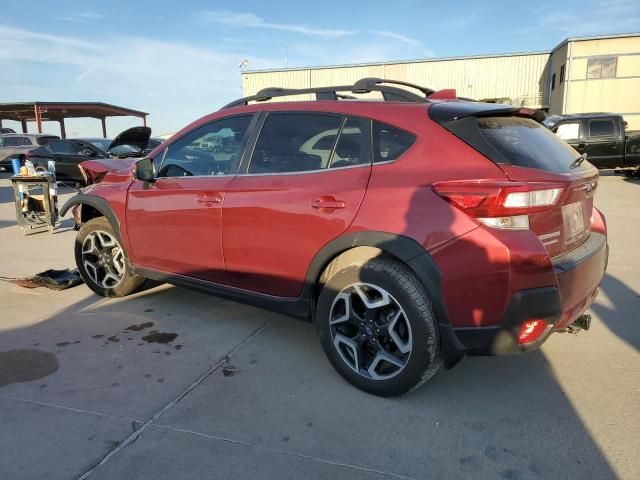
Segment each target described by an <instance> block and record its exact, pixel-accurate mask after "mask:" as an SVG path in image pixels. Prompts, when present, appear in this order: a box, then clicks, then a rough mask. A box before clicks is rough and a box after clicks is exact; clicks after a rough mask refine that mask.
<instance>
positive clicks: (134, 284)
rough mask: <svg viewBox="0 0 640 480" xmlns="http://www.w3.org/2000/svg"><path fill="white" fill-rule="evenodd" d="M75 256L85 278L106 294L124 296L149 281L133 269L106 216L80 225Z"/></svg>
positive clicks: (90, 285)
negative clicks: (132, 271)
mask: <svg viewBox="0 0 640 480" xmlns="http://www.w3.org/2000/svg"><path fill="white" fill-rule="evenodd" d="M105 255H106V256H105ZM75 257H76V265H77V266H78V271H79V272H80V276H81V277H82V279H83V280H84V282H85V283H86V284H87V286H88V287H89V288H90V289H91V290H93V291H94V292H95V293H97V294H98V295H101V296H103V297H124V296H126V295H129V294H131V293H133V292H135V291H136V290H138V289H139V288H140V287H142V285H143V284H144V282H145V281H146V279H145V278H143V277H139V276H137V275H133V274H132V273H131V264H130V263H129V260H128V259H127V257H126V252H125V251H124V249H123V248H122V246H121V245H120V241H119V240H118V237H117V235H116V234H115V231H114V230H113V227H112V226H111V224H110V223H109V221H108V220H107V219H106V218H105V217H97V218H93V219H91V220H89V221H88V222H86V223H84V224H83V225H82V226H81V227H80V230H79V231H78V235H77V236H76V242H75ZM92 265H93V267H92Z"/></svg>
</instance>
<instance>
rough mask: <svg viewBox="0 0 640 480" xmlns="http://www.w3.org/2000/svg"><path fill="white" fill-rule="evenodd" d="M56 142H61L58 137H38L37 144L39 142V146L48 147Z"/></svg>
mask: <svg viewBox="0 0 640 480" xmlns="http://www.w3.org/2000/svg"><path fill="white" fill-rule="evenodd" d="M56 140H59V138H58V137H38V139H37V142H38V145H46V144H47V143H51V142H54V141H56Z"/></svg>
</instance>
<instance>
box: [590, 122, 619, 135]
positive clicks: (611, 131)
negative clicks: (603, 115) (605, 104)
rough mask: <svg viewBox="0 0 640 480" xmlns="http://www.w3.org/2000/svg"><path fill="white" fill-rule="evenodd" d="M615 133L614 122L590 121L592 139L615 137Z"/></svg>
mask: <svg viewBox="0 0 640 480" xmlns="http://www.w3.org/2000/svg"><path fill="white" fill-rule="evenodd" d="M615 133H616V130H615V126H614V125H613V120H589V136H590V137H614V136H615Z"/></svg>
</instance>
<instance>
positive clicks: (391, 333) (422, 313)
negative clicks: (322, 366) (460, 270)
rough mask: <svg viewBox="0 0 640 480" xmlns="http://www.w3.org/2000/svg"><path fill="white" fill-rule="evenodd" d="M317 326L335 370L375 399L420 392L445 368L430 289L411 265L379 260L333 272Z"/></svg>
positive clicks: (322, 295) (322, 298)
mask: <svg viewBox="0 0 640 480" xmlns="http://www.w3.org/2000/svg"><path fill="white" fill-rule="evenodd" d="M347 311H349V314H348V315H347ZM346 317H348V319H346V320H345V318H346ZM394 319H395V321H394ZM316 324H317V328H318V334H319V336H320V342H321V344H322V348H323V349H324V352H325V354H326V355H327V357H328V359H329V361H330V362H331V364H332V365H333V367H334V368H335V370H336V371H337V372H338V373H339V374H340V375H342V376H343V377H344V378H345V379H346V380H347V381H348V382H350V383H351V384H352V385H354V386H355V387H357V388H359V389H361V390H364V391H365V392H368V393H371V394H374V395H378V396H382V397H389V396H395V395H401V394H404V393H407V392H409V391H411V390H414V389H416V388H417V387H419V386H420V385H422V384H423V383H425V382H426V381H427V380H429V379H430V378H431V377H433V376H434V375H435V374H436V372H438V370H439V369H440V367H441V365H442V355H441V353H440V332H439V330H438V325H437V321H436V318H435V315H434V314H433V310H432V308H431V302H430V301H429V298H428V294H427V291H426V290H425V288H424V286H423V285H422V284H421V283H420V282H419V281H418V279H417V278H416V277H415V275H414V274H413V272H412V271H411V270H410V269H409V268H408V267H407V266H406V265H404V264H403V263H400V262H397V261H395V260H392V259H388V258H374V259H372V260H368V261H367V262H366V263H365V264H363V265H349V266H346V267H344V268H343V269H341V270H339V271H338V272H336V273H335V274H333V275H332V276H331V278H329V279H328V281H327V282H326V283H325V284H324V285H323V287H322V291H321V292H320V296H319V298H318V307H317V310H316ZM356 347H357V348H356ZM387 354H389V355H391V357H388V356H387ZM356 358H357V359H358V360H356ZM387 358H388V359H390V360H392V362H389V361H387V360H386V359H387ZM380 359H381V360H380Z"/></svg>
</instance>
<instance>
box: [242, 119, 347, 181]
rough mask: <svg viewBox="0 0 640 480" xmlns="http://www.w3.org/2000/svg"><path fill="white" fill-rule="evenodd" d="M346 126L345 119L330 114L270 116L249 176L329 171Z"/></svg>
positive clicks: (254, 152) (257, 145) (264, 126)
mask: <svg viewBox="0 0 640 480" xmlns="http://www.w3.org/2000/svg"><path fill="white" fill-rule="evenodd" d="M342 123H343V118H342V117H340V116H334V115H326V114H317V115H316V114H307V113H304V114H301V113H272V114H269V116H268V117H267V119H266V120H265V122H264V125H263V127H262V130H261V131H260V136H259V137H258V141H257V142H256V146H255V149H254V151H253V156H252V158H251V163H250V164H249V172H248V173H253V174H260V173H291V172H308V171H313V170H321V169H324V168H327V167H328V166H329V163H330V161H331V156H332V152H333V149H334V145H335V144H336V139H337V137H338V133H339V132H340V127H341V126H342Z"/></svg>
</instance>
